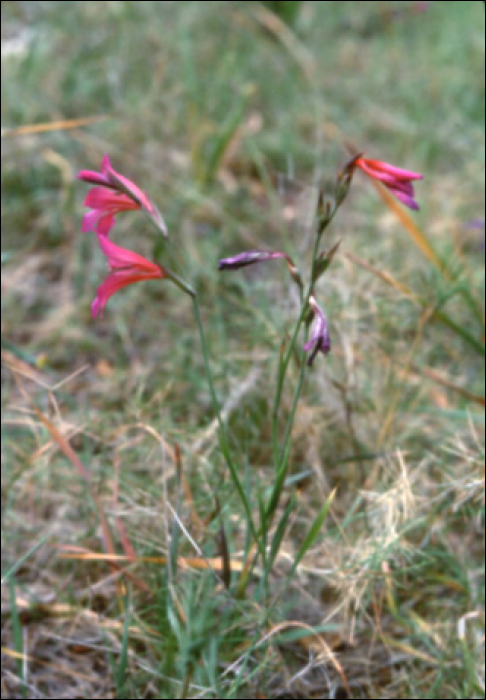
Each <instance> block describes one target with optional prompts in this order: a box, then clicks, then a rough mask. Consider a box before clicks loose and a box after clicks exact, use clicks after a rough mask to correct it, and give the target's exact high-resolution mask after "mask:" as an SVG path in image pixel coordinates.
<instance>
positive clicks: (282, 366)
mask: <svg viewBox="0 0 486 700" xmlns="http://www.w3.org/2000/svg"><path fill="white" fill-rule="evenodd" d="M342 201H343V200H341V201H339V202H337V203H336V204H335V205H334V208H333V210H332V211H331V212H330V213H329V215H328V217H327V220H326V222H325V224H324V225H322V224H321V223H320V222H318V224H317V225H318V231H317V235H316V238H315V242H314V250H313V252H312V265H311V276H310V281H309V286H308V288H307V292H306V294H305V297H304V299H303V300H302V308H301V311H300V315H299V319H298V321H297V323H296V325H295V328H294V332H293V334H292V338H291V341H290V345H289V347H288V350H287V353H286V355H285V357H284V359H283V360H281V361H280V363H279V369H278V375H277V389H276V392H275V400H274V405H273V411H272V445H273V457H274V462H275V469H276V481H275V486H274V489H273V493H272V496H271V497H270V501H269V504H268V508H267V517H269V518H270V521H271V518H272V517H273V514H274V513H275V511H276V509H277V506H278V503H279V501H280V496H281V494H282V490H283V487H284V484H285V478H286V475H287V467H288V455H289V450H288V447H289V441H290V438H291V431H292V425H293V422H294V418H295V412H296V410H297V404H298V402H299V399H300V396H301V393H302V387H303V384H304V378H305V370H306V364H305V359H304V358H302V366H301V371H300V376H299V381H298V384H297V387H296V390H295V394H294V399H293V401H292V409H291V411H290V416H289V418H288V421H287V425H286V428H285V433H284V436H283V440H282V444H281V446H280V445H279V438H278V416H279V410H280V402H281V400H282V393H283V387H284V384H285V378H286V375H287V370H288V367H289V364H290V359H291V357H292V355H293V353H294V349H295V346H296V343H297V338H298V335H299V333H300V329H301V327H302V323H303V322H304V319H305V316H306V314H307V311H308V308H309V299H310V296H311V294H312V292H313V289H314V284H315V274H316V265H317V259H318V255H319V246H320V243H321V239H322V234H323V233H324V231H325V230H326V228H327V227H328V226H329V224H330V223H331V221H332V220H333V219H334V216H335V215H336V212H337V210H338V209H339V207H340V205H341V204H342ZM269 526H270V523H269V524H268V527H269Z"/></svg>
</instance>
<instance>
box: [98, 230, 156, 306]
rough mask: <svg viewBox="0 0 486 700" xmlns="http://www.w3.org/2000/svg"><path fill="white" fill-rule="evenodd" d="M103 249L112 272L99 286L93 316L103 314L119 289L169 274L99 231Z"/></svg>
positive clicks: (99, 240) (99, 239)
mask: <svg viewBox="0 0 486 700" xmlns="http://www.w3.org/2000/svg"><path fill="white" fill-rule="evenodd" d="M98 242H99V244H100V247H101V250H102V251H103V253H104V254H105V255H106V257H107V259H108V265H109V268H110V272H109V274H108V277H107V278H106V279H105V281H104V282H103V284H102V285H100V286H99V287H98V290H97V292H96V297H95V299H94V301H93V303H92V304H91V313H92V315H93V318H96V317H97V316H98V314H100V313H101V315H103V309H104V308H105V306H106V303H107V301H108V299H109V298H110V297H111V296H112V295H113V294H115V292H118V290H119V289H122V288H123V287H126V286H127V285H129V284H134V283H135V282H141V281H142V280H152V279H164V278H165V277H168V276H169V273H168V271H167V270H165V269H164V268H163V267H160V265H157V264H156V263H154V262H151V261H150V260H146V258H143V257H142V256H141V255H137V253H133V252H132V251H131V250H126V249H125V248H120V246H117V245H115V244H114V243H113V242H112V241H111V240H110V239H109V238H108V236H105V235H103V234H100V233H98Z"/></svg>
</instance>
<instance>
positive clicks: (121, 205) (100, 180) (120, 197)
mask: <svg viewBox="0 0 486 700" xmlns="http://www.w3.org/2000/svg"><path fill="white" fill-rule="evenodd" d="M78 178H79V179H80V180H83V181H84V182H89V183H92V184H94V185H98V187H93V189H91V190H90V191H89V192H88V195H87V197H86V199H85V201H84V205H85V206H86V207H89V208H90V209H92V210H93V211H90V212H88V213H87V214H85V216H84V217H83V223H82V226H81V230H82V231H83V232H86V231H91V230H93V231H95V232H96V233H99V234H101V235H103V236H106V235H108V233H109V232H110V230H111V228H112V227H113V225H114V223H115V215H116V214H118V213H119V212H121V211H128V210H130V209H143V210H145V211H146V212H147V214H149V216H150V217H151V218H152V219H153V220H154V222H155V224H156V226H157V227H158V228H159V229H160V231H161V232H162V233H163V234H164V235H165V236H166V235H167V227H166V225H165V222H164V220H163V218H162V216H161V214H160V212H159V210H158V209H157V207H156V206H155V204H154V203H153V202H152V200H151V199H150V198H149V197H148V196H147V195H146V194H145V192H143V191H142V190H141V189H140V188H139V187H137V185H135V184H134V183H133V182H132V181H131V180H129V179H128V178H126V177H124V176H123V175H120V174H119V173H117V172H116V170H114V169H113V168H112V166H111V163H110V159H109V157H108V156H107V155H106V154H105V155H104V157H103V160H102V162H101V168H100V172H99V173H98V172H94V171H92V170H81V172H80V173H78Z"/></svg>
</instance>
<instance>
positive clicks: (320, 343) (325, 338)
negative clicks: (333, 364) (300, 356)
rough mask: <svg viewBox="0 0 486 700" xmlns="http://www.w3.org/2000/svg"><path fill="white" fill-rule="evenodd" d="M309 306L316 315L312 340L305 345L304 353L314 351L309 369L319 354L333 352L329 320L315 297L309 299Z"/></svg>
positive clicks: (310, 358) (309, 361)
mask: <svg viewBox="0 0 486 700" xmlns="http://www.w3.org/2000/svg"><path fill="white" fill-rule="evenodd" d="M309 306H310V307H311V310H312V312H313V314H314V323H313V325H312V333H311V338H310V340H309V342H308V343H306V344H305V345H304V352H309V350H312V353H311V355H310V357H309V359H308V360H307V364H308V365H309V367H311V366H312V363H313V362H314V360H315V358H316V355H317V353H318V352H322V353H323V354H324V355H327V354H328V353H329V352H330V351H331V337H330V335H329V329H328V326H327V319H326V317H325V315H324V312H323V310H322V309H321V307H320V306H319V304H318V303H317V301H316V299H315V297H314V295H311V296H310V297H309Z"/></svg>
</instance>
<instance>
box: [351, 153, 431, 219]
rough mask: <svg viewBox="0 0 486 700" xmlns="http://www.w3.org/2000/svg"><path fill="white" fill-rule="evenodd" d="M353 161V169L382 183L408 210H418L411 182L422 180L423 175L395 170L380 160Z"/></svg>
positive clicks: (357, 159) (399, 169)
mask: <svg viewBox="0 0 486 700" xmlns="http://www.w3.org/2000/svg"><path fill="white" fill-rule="evenodd" d="M353 161H354V163H353ZM353 161H351V163H353V165H354V167H356V168H360V169H361V170H362V171H363V172H365V173H366V174H367V175H369V177H371V178H373V180H378V181H379V182H382V183H383V184H384V185H385V187H387V188H388V189H389V190H390V192H391V193H392V194H394V195H395V197H396V198H397V199H398V200H400V202H402V204H405V206H407V207H410V209H415V210H417V209H419V205H418V204H417V202H416V201H415V199H414V195H415V193H414V189H413V185H412V182H411V181H412V180H422V178H423V175H421V174H420V173H414V172H411V171H410V170H402V169H401V168H396V167H395V166H394V165H390V164H389V163H383V162H382V161H381V160H370V159H369V158H361V157H359V158H354V159H353Z"/></svg>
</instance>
